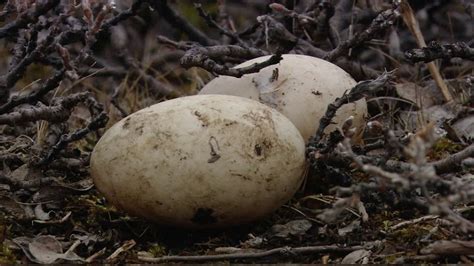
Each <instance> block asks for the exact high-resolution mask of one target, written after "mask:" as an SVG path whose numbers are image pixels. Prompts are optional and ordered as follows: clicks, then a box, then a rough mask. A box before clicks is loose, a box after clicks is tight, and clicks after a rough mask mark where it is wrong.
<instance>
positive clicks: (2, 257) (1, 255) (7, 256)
mask: <svg viewBox="0 0 474 266" xmlns="http://www.w3.org/2000/svg"><path fill="white" fill-rule="evenodd" d="M9 231H10V230H9V226H7V225H6V223H5V221H3V220H2V221H0V234H2V236H1V237H2V239H5V238H6V235H8V232H9ZM16 261H17V258H16V256H15V254H14V253H13V251H12V250H11V249H10V248H9V247H8V245H6V244H5V243H3V242H2V243H0V265H5V264H16Z"/></svg>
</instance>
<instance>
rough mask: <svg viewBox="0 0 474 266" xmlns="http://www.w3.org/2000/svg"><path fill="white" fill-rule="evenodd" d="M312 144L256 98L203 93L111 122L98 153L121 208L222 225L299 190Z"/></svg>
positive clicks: (272, 206)
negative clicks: (308, 143)
mask: <svg viewBox="0 0 474 266" xmlns="http://www.w3.org/2000/svg"><path fill="white" fill-rule="evenodd" d="M304 152H305V144H304V140H303V138H302V137H301V135H300V133H299V131H298V130H297V129H296V128H295V126H294V125H293V124H292V123H291V122H290V121H289V120H288V119H287V118H286V117H285V116H283V115H282V114H280V113H279V112H277V111H276V110H274V109H272V108H269V107H267V106H265V105H263V104H260V103H258V102H256V101H253V100H249V99H245V98H242V97H235V96H227V95H200V96H199V95H198V96H189V97H183V98H178V99H174V100H169V101H166V102H162V103H159V104H156V105H153V106H151V107H148V108H145V109H143V110H140V111H138V112H136V113H134V114H132V115H130V116H128V117H126V118H124V119H123V120H121V121H120V122H118V123H116V124H115V125H113V126H112V127H111V128H110V129H109V130H108V131H107V132H106V133H105V134H104V135H103V136H102V138H101V139H100V141H99V142H98V143H97V145H96V147H95V148H94V151H93V153H92V157H91V175H92V177H93V180H94V183H95V185H96V187H97V188H98V189H99V191H101V192H102V193H103V194H104V195H105V197H106V198H107V199H108V200H109V201H110V202H111V203H113V204H114V205H115V206H117V207H118V208H120V209H123V210H125V211H127V212H128V213H130V214H132V215H136V216H140V217H144V218H147V219H150V220H153V221H156V222H158V223H162V224H167V225H172V226H183V227H190V228H215V227H226V226H232V225H237V224H242V223H248V222H251V221H254V220H257V219H259V218H262V217H264V216H266V215H268V214H270V213H271V212H273V211H275V210H276V209H277V208H279V207H280V206H281V205H282V204H284V203H285V202H286V201H288V200H289V199H290V198H291V197H292V196H293V194H294V193H295V192H296V190H297V189H298V187H299V185H300V183H301V181H302V178H303V172H304V168H305V155H304Z"/></svg>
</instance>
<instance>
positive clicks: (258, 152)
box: [255, 144, 262, 156]
mask: <svg viewBox="0 0 474 266" xmlns="http://www.w3.org/2000/svg"><path fill="white" fill-rule="evenodd" d="M255 154H257V156H261V155H262V146H260V144H256V145H255Z"/></svg>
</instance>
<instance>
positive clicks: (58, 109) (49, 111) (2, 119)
mask: <svg viewBox="0 0 474 266" xmlns="http://www.w3.org/2000/svg"><path fill="white" fill-rule="evenodd" d="M88 95H89V93H88V92H83V93H78V94H73V95H69V96H67V97H65V98H63V99H61V100H60V101H59V102H58V103H57V104H55V105H53V106H39V107H33V106H31V107H25V108H22V109H19V110H17V111H15V112H11V113H8V114H3V115H0V124H8V125H16V124H21V123H27V122H35V121H38V120H46V121H50V122H62V121H65V120H67V119H68V118H69V116H70V115H71V109H72V108H73V107H74V106H76V105H77V104H78V103H79V102H82V101H84V100H85V99H86V98H87V96H88Z"/></svg>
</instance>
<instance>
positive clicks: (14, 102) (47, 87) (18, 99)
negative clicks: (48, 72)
mask: <svg viewBox="0 0 474 266" xmlns="http://www.w3.org/2000/svg"><path fill="white" fill-rule="evenodd" d="M65 73H66V70H65V69H61V70H59V71H57V72H56V73H55V74H54V76H52V77H51V78H49V79H48V80H46V82H45V83H44V85H43V86H42V87H41V88H39V89H38V90H36V91H32V92H30V93H29V94H27V95H24V96H13V97H11V98H10V100H9V101H8V102H7V103H5V104H3V105H0V114H4V113H6V112H8V111H10V110H11V109H13V108H14V107H16V106H18V105H20V104H25V103H34V102H36V101H38V100H39V99H40V98H41V97H43V96H44V95H46V93H48V92H49V91H51V90H54V89H55V88H57V87H58V86H59V83H60V82H61V81H62V79H63V77H64V74H65Z"/></svg>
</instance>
